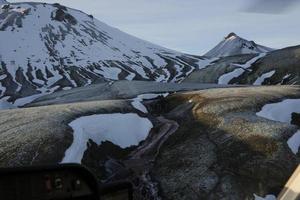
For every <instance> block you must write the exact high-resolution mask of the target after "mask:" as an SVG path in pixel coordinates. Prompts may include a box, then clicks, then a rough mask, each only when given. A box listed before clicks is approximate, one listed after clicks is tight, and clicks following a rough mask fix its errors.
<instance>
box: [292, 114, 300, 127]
mask: <svg viewBox="0 0 300 200" xmlns="http://www.w3.org/2000/svg"><path fill="white" fill-rule="evenodd" d="M291 124H294V125H297V126H299V127H300V113H292V121H291Z"/></svg>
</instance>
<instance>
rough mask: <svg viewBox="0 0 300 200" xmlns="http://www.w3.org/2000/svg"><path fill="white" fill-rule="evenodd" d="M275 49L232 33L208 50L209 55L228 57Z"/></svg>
mask: <svg viewBox="0 0 300 200" xmlns="http://www.w3.org/2000/svg"><path fill="white" fill-rule="evenodd" d="M273 50H274V49H272V48H269V47H265V46H262V45H259V44H256V43H255V42H254V41H248V40H246V39H244V38H241V37H239V36H238V35H236V34H235V33H230V34H229V35H228V36H226V37H225V38H224V40H223V41H221V42H220V43H219V44H218V45H217V46H216V47H214V48H213V49H212V50H210V51H209V52H207V53H206V54H205V55H204V56H207V57H211V58H214V57H226V56H234V55H240V54H256V53H266V52H269V51H273Z"/></svg>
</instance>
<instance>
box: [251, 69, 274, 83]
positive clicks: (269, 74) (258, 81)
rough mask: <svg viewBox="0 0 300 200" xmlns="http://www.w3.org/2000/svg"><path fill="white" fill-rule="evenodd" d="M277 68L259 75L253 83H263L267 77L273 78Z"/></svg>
mask: <svg viewBox="0 0 300 200" xmlns="http://www.w3.org/2000/svg"><path fill="white" fill-rule="evenodd" d="M275 72H276V71H275V70H272V71H270V72H268V73H265V74H263V75H261V76H260V77H258V78H257V79H256V81H255V82H254V83H253V85H261V84H262V83H263V82H264V81H265V80H266V79H267V78H271V77H272V76H273V75H274V74H275Z"/></svg>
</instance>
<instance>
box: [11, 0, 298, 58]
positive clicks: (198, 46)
mask: <svg viewBox="0 0 300 200" xmlns="http://www.w3.org/2000/svg"><path fill="white" fill-rule="evenodd" d="M8 1H10V2H20V0H8ZM21 1H24V0H21ZM31 1H39V2H48V3H54V2H57V3H60V4H63V5H66V6H68V7H72V8H76V9H79V10H82V11H84V12H86V13H88V14H93V15H94V17H96V18H97V19H98V20H100V21H102V22H105V23H106V24H108V25H110V26H113V27H116V28H119V29H120V30H122V31H124V32H127V33H129V34H131V35H134V36H136V37H139V38H141V39H144V40H147V41H150V42H152V43H155V44H158V45H161V46H164V47H167V48H170V49H174V50H178V51H182V52H185V53H191V54H196V55H202V54H204V53H205V52H206V51H208V50H210V49H211V48H213V47H214V46H215V45H216V44H217V43H218V42H220V41H221V40H222V39H223V38H224V37H225V36H226V35H227V34H228V33H230V32H235V33H237V34H238V35H240V36H241V37H244V38H245V39H248V40H254V41H255V42H257V43H259V44H262V45H265V46H269V47H272V48H283V47H287V46H293V45H298V44H299V45H300V26H299V25H300V24H299V19H300V12H299V11H300V4H296V3H295V4H293V5H292V6H290V8H288V7H284V6H283V5H281V4H280V3H279V2H281V3H282V2H289V1H291V2H292V1H296V0H256V1H258V2H259V1H263V2H264V5H263V4H257V5H255V6H253V5H250V2H253V1H254V0H46V1H44V0H31ZM266 2H267V3H266ZM274 2H277V4H276V3H274ZM273 5H277V6H273ZM282 8H286V9H285V10H280V9H282ZM279 11H282V12H281V13H279ZM283 11H284V12H283Z"/></svg>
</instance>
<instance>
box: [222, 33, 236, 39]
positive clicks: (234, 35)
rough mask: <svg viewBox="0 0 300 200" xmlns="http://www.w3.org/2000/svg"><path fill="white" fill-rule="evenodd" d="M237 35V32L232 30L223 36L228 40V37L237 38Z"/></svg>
mask: <svg viewBox="0 0 300 200" xmlns="http://www.w3.org/2000/svg"><path fill="white" fill-rule="evenodd" d="M238 37H239V36H238V35H237V34H235V33H234V32H231V33H229V34H228V35H227V36H226V37H225V40H228V39H235V38H238Z"/></svg>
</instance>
